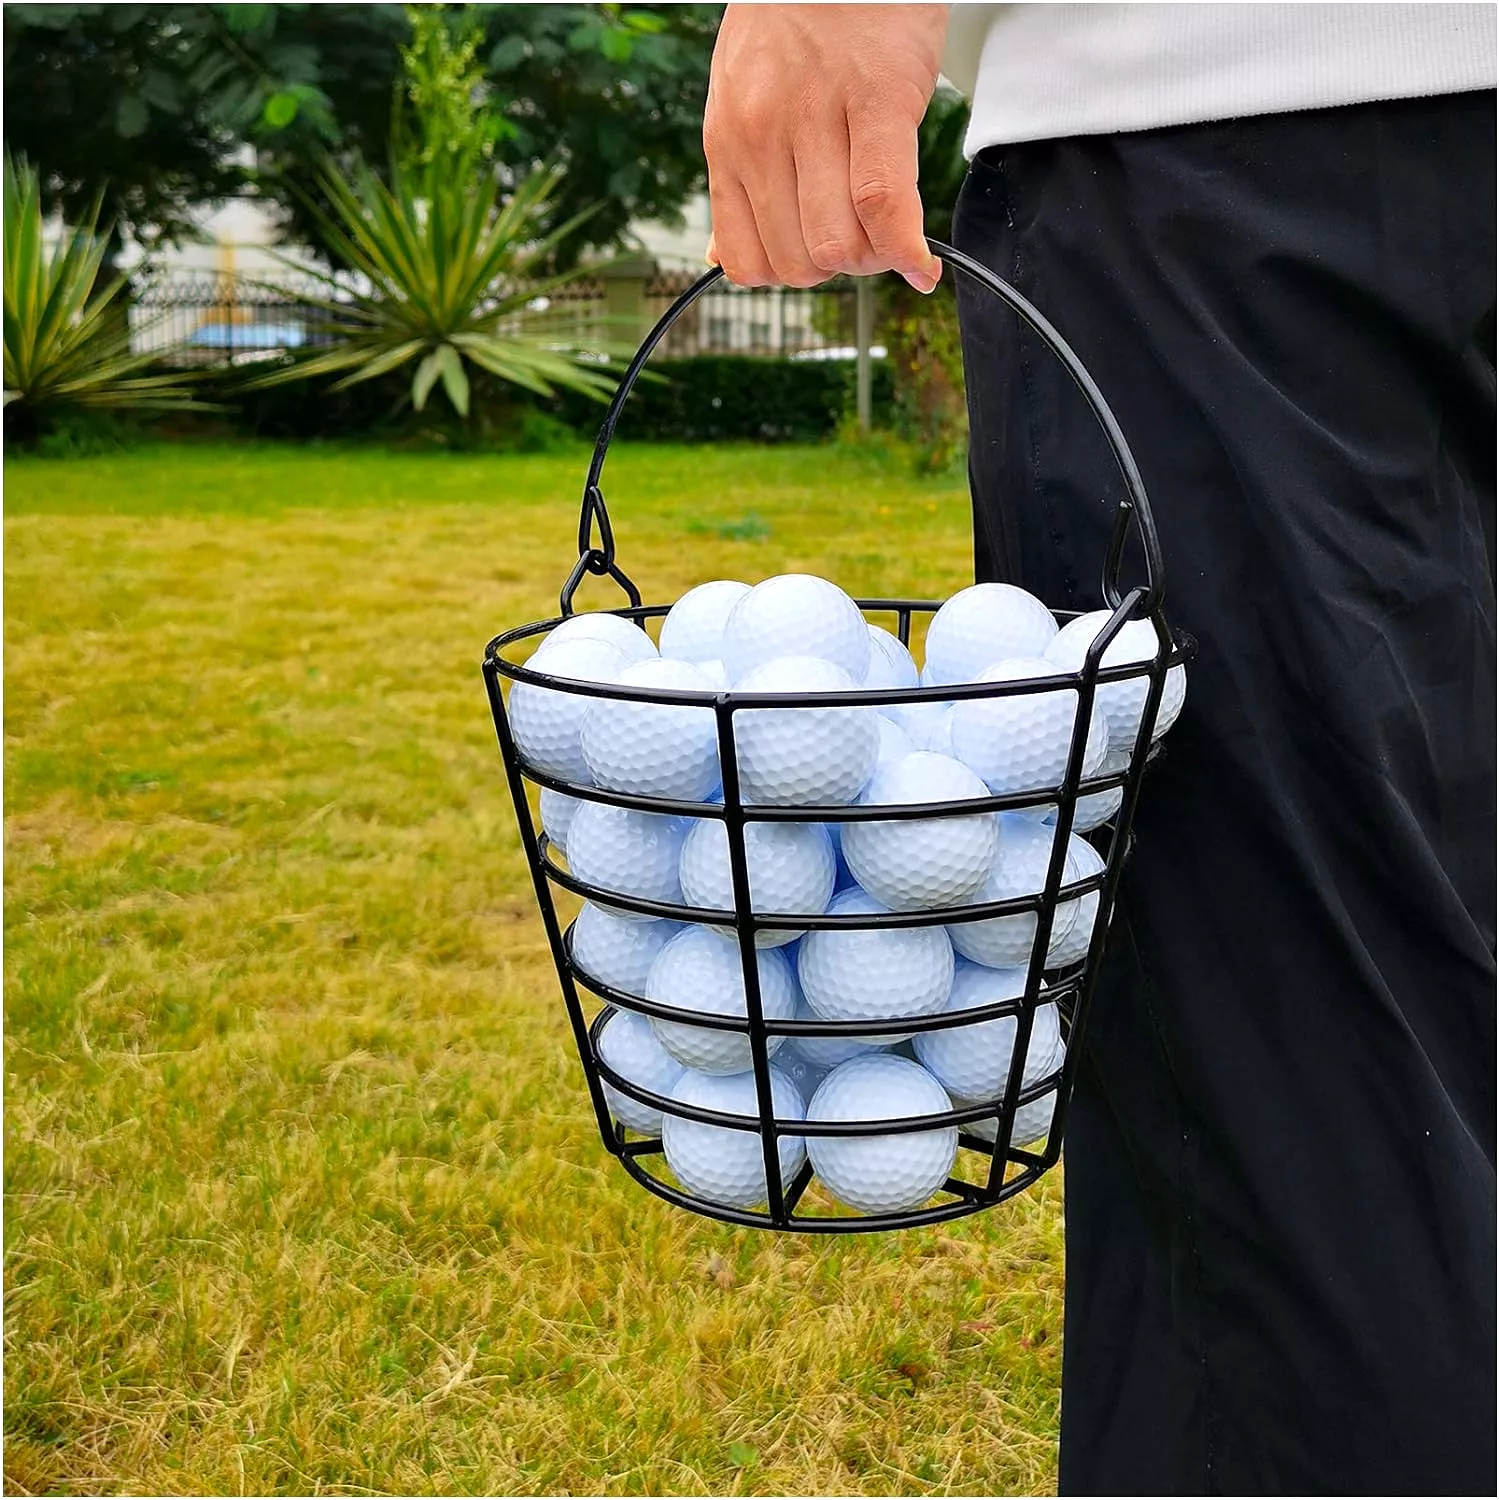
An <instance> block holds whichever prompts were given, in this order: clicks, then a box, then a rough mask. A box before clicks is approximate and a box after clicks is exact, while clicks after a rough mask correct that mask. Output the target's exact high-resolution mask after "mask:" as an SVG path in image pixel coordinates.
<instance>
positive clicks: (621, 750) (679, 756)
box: [582, 657, 720, 802]
mask: <svg viewBox="0 0 1499 1500" xmlns="http://www.w3.org/2000/svg"><path fill="white" fill-rule="evenodd" d="M617 681H618V684H619V686H621V687H641V688H673V689H680V690H682V691H686V692H694V693H711V692H712V691H713V684H712V682H711V681H710V680H709V679H708V678H707V677H706V676H705V675H704V674H703V673H702V672H700V671H698V669H697V668H696V667H695V666H693V665H692V664H691V663H690V662H685V661H667V660H666V659H665V658H663V657H655V658H653V659H652V660H650V661H641V662H636V663H635V665H634V666H631V667H626V668H625V670H624V671H623V672H621V673H620V674H619V677H618V679H617ZM582 747H583V758H584V760H586V761H587V762H588V769H589V770H590V771H591V772H592V773H593V779H594V780H595V781H596V782H597V783H598V784H599V785H600V786H606V787H610V788H612V789H613V790H614V791H616V792H635V793H637V794H638V795H640V796H647V797H674V798H677V799H679V800H680V801H683V802H701V801H702V800H703V799H704V798H705V797H707V796H708V794H709V793H710V792H712V791H713V789H714V788H715V787H716V786H717V785H718V783H719V779H720V777H719V769H718V726H717V724H715V723H714V719H713V710H712V709H711V708H696V707H693V706H692V705H691V704H665V703H625V702H621V701H620V700H619V699H616V698H599V699H596V700H595V701H594V703H593V705H592V707H591V708H590V709H589V710H588V714H587V716H586V717H585V718H584V720H583V731H582Z"/></svg>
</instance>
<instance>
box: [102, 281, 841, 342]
mask: <svg viewBox="0 0 1499 1500" xmlns="http://www.w3.org/2000/svg"><path fill="white" fill-rule="evenodd" d="M694 280H696V273H694V272H690V271H681V272H656V273H654V274H652V275H649V276H635V277H631V276H610V277H607V278H604V277H590V278H586V279H581V280H578V281H575V282H572V283H570V284H568V285H566V286H564V287H561V288H554V289H552V290H551V291H549V292H547V293H546V294H545V295H540V296H538V297H536V298H535V299H534V300H533V301H532V302H531V303H530V304H529V305H528V307H527V310H526V312H525V313H524V314H523V315H521V316H520V317H517V318H512V319H508V320H507V323H508V325H509V326H510V327H512V328H515V329H519V328H522V327H524V328H526V329H527V331H529V332H530V333H532V334H534V335H536V336H539V337H544V338H547V339H548V340H549V341H555V342H556V343H558V344H564V345H567V346H570V347H577V348H585V349H586V348H596V349H601V350H602V349H609V348H613V349H616V350H617V349H619V348H621V347H626V346H633V345H634V344H635V343H637V342H638V341H639V339H640V337H641V336H642V335H643V334H644V333H645V331H646V330H647V329H649V328H650V327H651V325H652V324H653V323H654V322H655V321H656V319H657V318H658V317H659V316H660V315H661V314H662V313H663V312H664V311H665V310H666V308H667V307H668V306H669V305H670V304H671V303H672V302H673V301H674V300H675V299H676V298H677V297H678V296H679V295H680V294H681V293H682V292H683V291H685V290H686V288H687V287H688V286H690V285H691V284H692V282H693V281H694ZM351 285H352V284H351ZM133 292H134V296H133V298H132V301H131V308H130V324H131V345H132V348H133V349H135V350H136V351H137V352H142V353H145V352H151V353H159V354H160V355H161V356H162V358H163V359H164V360H167V361H169V362H170V363H173V364H179V365H212V364H227V363H232V364H246V363H251V362H253V361H255V360H260V359H271V358H275V357H276V356H277V355H278V354H281V353H283V352H286V351H288V350H296V349H301V348H306V347H308V346H310V345H314V344H326V343H332V342H335V341H336V337H337V335H336V333H333V332H330V331H328V329H327V326H326V325H327V324H328V323H329V321H330V314H329V313H328V312H327V311H326V310H324V309H322V308H320V307H319V306H318V305H317V304H316V303H315V302H314V301H313V300H312V299H313V298H315V297H326V296H327V295H328V289H327V287H326V286H325V285H324V284H323V283H320V282H317V281H315V280H314V279H313V278H311V277H307V278H302V279H295V278H289V277H282V278H278V280H277V281H276V283H274V284H272V283H269V282H264V281H259V280H254V279H251V278H249V277H243V276H234V275H215V274H203V273H198V274H186V275H184V274H177V275H165V276H154V277H151V278H148V279H144V280H141V281H139V282H137V283H136V284H135V286H134V287H133ZM854 301H855V296H854V288H853V283H852V282H847V281H834V282H829V283H827V284H826V285H824V286H820V287H813V288H810V289H807V290H795V289H791V288H787V287H755V288H746V287H734V286H729V285H728V284H727V283H720V285H719V286H717V287H715V288H714V289H713V290H712V291H711V292H709V293H708V294H707V295H706V296H704V297H702V298H701V299H699V301H698V302H697V303H696V304H695V305H694V306H693V307H691V308H690V309H688V311H687V313H686V314H685V315H684V316H683V317H682V319H681V320H680V321H679V322H678V323H677V324H676V326H675V327H673V328H672V330H671V332H670V333H669V334H668V335H667V338H666V340H665V342H664V344H663V346H662V351H661V352H662V353H663V354H665V355H668V356H671V355H676V356H679V357H680V356H684V355H692V354H748V355H758V356H761V357H764V358H769V359H777V358H780V359H852V358H853V357H854V354H855V347H854V345H855V317H854Z"/></svg>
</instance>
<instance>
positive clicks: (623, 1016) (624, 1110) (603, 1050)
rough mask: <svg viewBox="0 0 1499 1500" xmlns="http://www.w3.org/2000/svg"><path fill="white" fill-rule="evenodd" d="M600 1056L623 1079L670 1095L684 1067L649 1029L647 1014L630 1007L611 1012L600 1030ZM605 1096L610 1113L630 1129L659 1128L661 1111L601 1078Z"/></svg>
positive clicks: (653, 1130) (652, 1129) (683, 1071)
mask: <svg viewBox="0 0 1499 1500" xmlns="http://www.w3.org/2000/svg"><path fill="white" fill-rule="evenodd" d="M599 1057H600V1059H601V1060H602V1061H603V1062H606V1063H607V1064H608V1065H609V1066H610V1067H611V1068H613V1069H614V1071H615V1072H616V1073H618V1074H619V1076H620V1077H621V1078H623V1079H624V1080H625V1082H626V1083H633V1084H635V1085H636V1087H638V1088H642V1089H648V1090H649V1091H650V1092H651V1093H653V1094H662V1095H667V1096H669V1095H670V1094H671V1091H672V1090H673V1089H674V1088H675V1087H676V1086H677V1085H678V1084H679V1083H680V1082H681V1081H682V1075H683V1074H684V1073H685V1072H686V1071H687V1070H686V1069H685V1068H684V1067H683V1066H682V1065H681V1063H679V1062H678V1061H677V1060H676V1058H674V1057H672V1056H671V1055H670V1054H669V1053H668V1052H667V1051H666V1049H665V1048H664V1047H662V1045H661V1043H660V1042H659V1041H657V1040H656V1033H655V1032H654V1031H652V1030H651V1023H650V1020H649V1018H647V1017H646V1016H642V1015H639V1014H637V1013H636V1012H635V1011H631V1010H616V1011H613V1012H611V1014H610V1016H609V1019H608V1020H607V1021H605V1022H604V1028H603V1030H602V1031H601V1032H600V1033H599ZM604 1099H605V1100H606V1102H607V1103H608V1105H609V1113H610V1114H612V1115H613V1116H614V1118H615V1119H616V1120H618V1121H619V1123H620V1124H621V1125H626V1126H628V1127H629V1128H630V1129H631V1130H639V1131H643V1132H645V1133H646V1134H654V1133H655V1132H656V1131H658V1130H660V1128H661V1111H660V1110H659V1109H657V1108H656V1107H655V1106H654V1105H652V1104H646V1103H643V1102H642V1101H641V1100H639V1099H632V1098H631V1097H630V1096H629V1095H628V1094H625V1093H621V1092H620V1090H619V1089H617V1088H615V1087H614V1085H613V1084H612V1083H610V1082H609V1081H608V1079H605V1080H604Z"/></svg>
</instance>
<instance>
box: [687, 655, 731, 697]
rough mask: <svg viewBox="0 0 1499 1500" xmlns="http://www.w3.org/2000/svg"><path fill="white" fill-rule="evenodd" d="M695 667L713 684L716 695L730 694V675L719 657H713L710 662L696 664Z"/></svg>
mask: <svg viewBox="0 0 1499 1500" xmlns="http://www.w3.org/2000/svg"><path fill="white" fill-rule="evenodd" d="M693 665H694V666H695V667H696V668H697V669H698V671H699V672H701V673H702V674H703V676H704V677H706V678H707V679H708V681H709V682H711V683H712V684H713V691H714V692H715V693H726V692H728V690H729V674H728V671H727V669H726V668H725V667H724V664H723V663H722V662H721V661H720V660H719V659H718V658H717V657H712V658H710V659H709V660H708V661H699V662H694V663H693Z"/></svg>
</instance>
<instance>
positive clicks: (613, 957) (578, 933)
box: [573, 901, 682, 995]
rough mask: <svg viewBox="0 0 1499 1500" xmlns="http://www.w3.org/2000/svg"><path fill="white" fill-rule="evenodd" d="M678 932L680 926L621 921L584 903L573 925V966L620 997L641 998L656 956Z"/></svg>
mask: <svg viewBox="0 0 1499 1500" xmlns="http://www.w3.org/2000/svg"><path fill="white" fill-rule="evenodd" d="M681 930H682V924H681V923H680V922H665V921H659V922H658V921H653V920H651V919H650V918H648V917H646V918H642V917H622V916H618V915H616V914H615V913H614V912H612V911H609V910H606V909H605V908H604V907H602V906H597V905H595V904H594V903H593V902H592V901H585V902H584V903H583V909H582V910H581V911H580V912H579V913H578V920H577V921H576V922H574V923H573V962H574V963H575V964H576V965H577V966H578V968H580V969H581V970H582V971H583V972H584V973H585V974H586V975H588V977H589V978H590V979H596V980H598V982H599V983H600V984H605V985H608V986H609V987H610V988H611V989H615V990H618V991H619V992H620V993H621V994H624V995H644V994H645V982H646V979H647V978H648V977H649V975H650V972H651V965H652V964H653V963H654V962H655V961H656V955H657V954H658V953H660V951H661V950H662V949H663V948H664V947H665V946H666V945H667V944H668V943H669V942H670V941H671V940H672V938H674V937H675V936H676V935H677V934H678V933H679V932H680V931H681Z"/></svg>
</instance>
